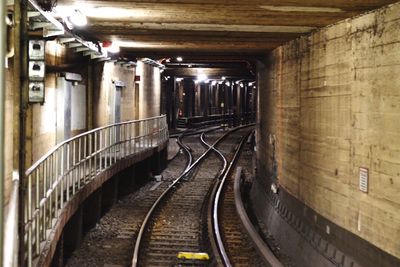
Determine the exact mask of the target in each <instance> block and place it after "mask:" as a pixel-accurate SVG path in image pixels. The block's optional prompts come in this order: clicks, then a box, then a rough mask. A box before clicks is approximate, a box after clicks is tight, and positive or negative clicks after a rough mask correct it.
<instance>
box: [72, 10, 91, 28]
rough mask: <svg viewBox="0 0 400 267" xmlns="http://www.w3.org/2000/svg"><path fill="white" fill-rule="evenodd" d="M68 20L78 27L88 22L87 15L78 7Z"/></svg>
mask: <svg viewBox="0 0 400 267" xmlns="http://www.w3.org/2000/svg"><path fill="white" fill-rule="evenodd" d="M68 20H69V21H70V22H71V23H72V24H74V25H75V26H77V27H83V26H85V25H86V24H87V18H86V16H85V15H84V14H83V13H82V12H81V11H80V10H78V9H75V10H74V12H73V13H72V14H71V15H70V16H69V17H68Z"/></svg>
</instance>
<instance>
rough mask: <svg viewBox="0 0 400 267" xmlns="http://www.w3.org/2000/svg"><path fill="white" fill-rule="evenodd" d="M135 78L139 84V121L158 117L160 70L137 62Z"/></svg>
mask: <svg viewBox="0 0 400 267" xmlns="http://www.w3.org/2000/svg"><path fill="white" fill-rule="evenodd" d="M136 76H139V77H140V83H139V119H144V118H149V117H154V116H158V115H160V108H161V106H160V105H161V98H160V97H161V76H160V69H159V68H157V67H154V66H151V65H149V64H145V63H143V62H141V61H138V62H137V68H136Z"/></svg>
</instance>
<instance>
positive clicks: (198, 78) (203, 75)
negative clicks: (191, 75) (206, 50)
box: [197, 73, 208, 82]
mask: <svg viewBox="0 0 400 267" xmlns="http://www.w3.org/2000/svg"><path fill="white" fill-rule="evenodd" d="M207 79H208V77H207V75H205V74H204V73H201V74H199V75H197V80H198V81H199V82H204V81H206V80H207Z"/></svg>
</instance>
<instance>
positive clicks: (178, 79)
mask: <svg viewBox="0 0 400 267" xmlns="http://www.w3.org/2000/svg"><path fill="white" fill-rule="evenodd" d="M175 81H177V82H181V81H183V78H176V79H175Z"/></svg>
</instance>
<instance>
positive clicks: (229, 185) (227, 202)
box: [208, 136, 265, 266]
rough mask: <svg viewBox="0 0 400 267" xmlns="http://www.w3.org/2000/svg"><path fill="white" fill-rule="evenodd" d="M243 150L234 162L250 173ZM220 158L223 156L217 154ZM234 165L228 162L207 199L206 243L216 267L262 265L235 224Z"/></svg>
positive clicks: (244, 234)
mask: <svg viewBox="0 0 400 267" xmlns="http://www.w3.org/2000/svg"><path fill="white" fill-rule="evenodd" d="M247 137H248V136H244V137H243V138H242V140H241V143H240V145H239V146H238V149H237V150H236V154H240V153H241V150H242V147H244V144H245V142H246V140H247ZM248 150H249V147H247V148H246V152H247V153H245V155H242V156H241V157H240V158H239V157H235V160H236V159H238V160H239V161H240V162H241V164H242V165H244V167H245V169H247V170H251V162H252V161H251V160H252V158H251V157H252V154H251V151H250V153H248V152H249V151H248ZM220 156H221V157H223V155H220ZM235 165H236V162H235V161H232V162H231V163H230V165H229V167H228V168H227V170H226V172H225V173H224V175H222V176H221V179H220V180H219V182H218V183H217V184H215V187H214V190H213V194H212V197H211V198H210V203H209V209H208V216H209V223H208V232H209V235H210V236H211V237H212V239H211V240H210V242H211V247H212V248H213V250H214V251H213V254H214V256H215V260H216V262H217V263H218V265H224V266H265V264H264V262H263V260H262V258H260V256H259V255H258V253H257V251H256V250H255V249H254V247H253V244H252V242H251V240H250V237H249V236H248V235H247V234H246V233H245V231H244V230H243V227H242V225H241V224H240V223H239V222H240V218H239V216H238V214H237V211H236V207H235V195H234V188H233V186H234V175H233V169H234V166H235Z"/></svg>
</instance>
